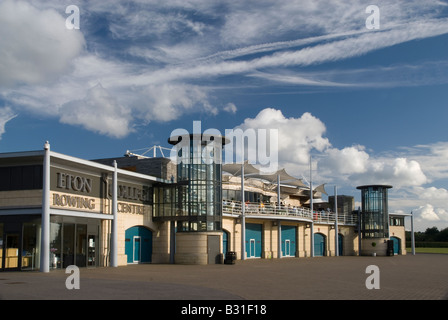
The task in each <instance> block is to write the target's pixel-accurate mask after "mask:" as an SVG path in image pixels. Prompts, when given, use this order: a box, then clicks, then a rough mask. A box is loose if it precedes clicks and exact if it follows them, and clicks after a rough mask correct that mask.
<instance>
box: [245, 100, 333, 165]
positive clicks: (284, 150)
mask: <svg viewBox="0 0 448 320" xmlns="http://www.w3.org/2000/svg"><path fill="white" fill-rule="evenodd" d="M239 127H240V128H241V129H243V130H246V129H255V130H257V129H263V128H264V129H277V130H278V148H277V149H278V159H279V161H280V162H283V163H285V162H291V163H297V164H300V165H303V164H307V163H308V162H309V152H310V151H311V149H316V150H318V151H323V150H324V149H325V148H327V147H328V146H329V145H330V144H329V141H328V139H327V138H325V137H324V136H323V135H324V133H325V131H326V127H325V125H324V124H323V122H322V121H320V120H319V119H317V118H316V117H314V116H313V115H312V114H311V113H309V112H306V113H304V114H302V115H301V116H300V117H297V118H294V117H290V118H286V117H285V116H284V115H283V113H282V112H281V111H280V110H276V109H273V108H266V109H263V110H262V111H260V112H259V113H258V115H257V116H256V117H255V118H247V119H245V120H244V122H243V123H242V124H241V125H240V126H239Z"/></svg>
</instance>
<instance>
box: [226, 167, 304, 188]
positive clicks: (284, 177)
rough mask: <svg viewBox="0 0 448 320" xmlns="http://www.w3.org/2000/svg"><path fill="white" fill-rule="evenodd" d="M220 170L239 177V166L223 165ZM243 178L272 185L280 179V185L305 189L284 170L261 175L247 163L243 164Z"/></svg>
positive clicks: (298, 180) (301, 183) (299, 181)
mask: <svg viewBox="0 0 448 320" xmlns="http://www.w3.org/2000/svg"><path fill="white" fill-rule="evenodd" d="M222 170H223V171H225V172H228V173H230V174H232V175H234V176H240V175H241V164H234V163H231V164H224V165H223V166H222ZM244 176H245V177H246V178H255V179H261V180H266V181H269V182H270V183H272V184H276V183H277V179H278V177H279V178H280V184H285V185H290V186H296V187H305V188H306V187H307V186H306V185H305V184H304V183H303V182H302V180H301V179H298V178H296V177H293V176H291V175H290V174H288V173H287V172H286V170H285V169H280V170H278V171H277V172H275V173H271V174H263V173H261V172H260V170H258V169H257V168H255V167H254V166H253V165H252V164H250V163H248V162H247V161H246V162H245V163H244Z"/></svg>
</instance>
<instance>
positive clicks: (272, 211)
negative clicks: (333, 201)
mask: <svg viewBox="0 0 448 320" xmlns="http://www.w3.org/2000/svg"><path fill="white" fill-rule="evenodd" d="M222 208H223V214H234V215H241V211H242V210H241V202H239V201H223V206H222ZM244 212H245V214H246V215H247V216H251V215H252V216H254V215H264V216H275V217H278V216H288V217H297V218H299V219H300V218H303V219H306V220H312V221H313V222H315V223H334V222H335V220H336V214H335V213H334V212H331V211H323V210H321V211H315V210H314V211H313V214H311V210H310V209H308V208H302V207H284V206H283V207H280V208H278V206H274V205H272V204H260V203H246V204H245V210H244ZM357 220H358V219H357V216H356V215H353V214H349V215H347V214H338V224H351V225H354V224H356V223H357Z"/></svg>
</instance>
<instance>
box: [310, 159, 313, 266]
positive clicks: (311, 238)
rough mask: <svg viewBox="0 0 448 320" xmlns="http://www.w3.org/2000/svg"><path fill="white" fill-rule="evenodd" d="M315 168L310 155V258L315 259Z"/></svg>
mask: <svg viewBox="0 0 448 320" xmlns="http://www.w3.org/2000/svg"><path fill="white" fill-rule="evenodd" d="M312 171H313V168H312V158H311V154H310V211H311V225H310V257H314V220H313V218H314V214H313V211H314V210H313V172H312Z"/></svg>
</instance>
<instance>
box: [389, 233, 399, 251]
mask: <svg viewBox="0 0 448 320" xmlns="http://www.w3.org/2000/svg"><path fill="white" fill-rule="evenodd" d="M390 240H392V241H393V244H394V254H400V239H398V238H397V237H390Z"/></svg>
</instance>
